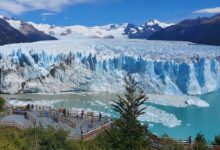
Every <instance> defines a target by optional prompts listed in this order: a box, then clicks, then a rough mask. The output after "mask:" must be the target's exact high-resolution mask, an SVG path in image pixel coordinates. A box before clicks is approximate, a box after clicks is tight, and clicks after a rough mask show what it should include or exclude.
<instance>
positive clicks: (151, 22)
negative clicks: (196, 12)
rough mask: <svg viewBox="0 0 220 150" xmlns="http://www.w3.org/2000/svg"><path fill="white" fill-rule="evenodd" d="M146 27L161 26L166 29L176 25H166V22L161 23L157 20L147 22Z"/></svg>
mask: <svg viewBox="0 0 220 150" xmlns="http://www.w3.org/2000/svg"><path fill="white" fill-rule="evenodd" d="M145 25H147V26H154V25H158V26H160V27H162V28H166V27H168V26H171V25H174V24H173V23H164V22H161V21H159V20H157V19H153V20H149V21H147V22H146V23H145Z"/></svg>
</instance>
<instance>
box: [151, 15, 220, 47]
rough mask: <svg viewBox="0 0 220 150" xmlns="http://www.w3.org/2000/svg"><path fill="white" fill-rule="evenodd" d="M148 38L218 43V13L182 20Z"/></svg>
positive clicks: (219, 23)
mask: <svg viewBox="0 0 220 150" xmlns="http://www.w3.org/2000/svg"><path fill="white" fill-rule="evenodd" d="M148 39H149V40H166V41H167V40H169V41H189V42H193V43H201V44H208V45H220V14H218V15H215V16H213V17H210V18H208V17H202V18H200V17H199V18H197V19H187V20H183V21H181V22H180V23H178V24H176V25H172V26H169V27H167V28H164V29H161V30H159V31H157V32H156V33H154V34H152V35H151V36H150V37H149V38H148Z"/></svg>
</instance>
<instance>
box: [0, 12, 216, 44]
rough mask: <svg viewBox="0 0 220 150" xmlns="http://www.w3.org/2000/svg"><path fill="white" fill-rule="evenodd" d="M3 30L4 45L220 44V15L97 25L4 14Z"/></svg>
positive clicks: (0, 28)
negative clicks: (89, 41)
mask: <svg viewBox="0 0 220 150" xmlns="http://www.w3.org/2000/svg"><path fill="white" fill-rule="evenodd" d="M0 31H1V32H0V45H4V44H11V43H24V42H35V41H42V40H56V39H66V38H69V39H74V38H82V37H87V38H120V39H124V38H129V39H147V40H168V41H189V42H193V43H201V44H209V45H220V15H216V16H213V17H210V18H208V17H202V18H197V19H187V20H183V21H181V22H180V23H177V24H173V23H163V22H160V21H159V20H150V21H147V22H145V23H144V24H142V25H140V26H136V25H135V24H132V23H124V24H108V25H104V26H93V27H87V26H81V25H73V26H55V25H48V24H36V23H33V22H24V21H21V20H16V19H13V18H8V17H4V16H0Z"/></svg>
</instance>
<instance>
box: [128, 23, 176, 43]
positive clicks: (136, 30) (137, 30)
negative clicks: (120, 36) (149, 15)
mask: <svg viewBox="0 0 220 150" xmlns="http://www.w3.org/2000/svg"><path fill="white" fill-rule="evenodd" d="M172 25H174V24H173V23H170V24H167V23H162V22H160V21H159V20H150V21H148V22H146V23H145V24H143V25H141V26H139V27H137V26H135V25H134V24H128V25H127V27H126V29H125V30H124V31H125V35H127V36H128V37H129V38H131V39H148V38H149V37H150V36H151V35H152V34H153V33H155V32H157V31H159V30H161V29H164V28H166V27H169V26H172Z"/></svg>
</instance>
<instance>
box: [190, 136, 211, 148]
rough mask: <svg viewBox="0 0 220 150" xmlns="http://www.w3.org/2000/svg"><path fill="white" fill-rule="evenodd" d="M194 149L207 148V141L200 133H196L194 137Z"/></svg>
mask: <svg viewBox="0 0 220 150" xmlns="http://www.w3.org/2000/svg"><path fill="white" fill-rule="evenodd" d="M194 149H195V150H208V149H209V148H208V143H207V141H206V139H205V137H204V135H203V134H202V133H198V134H197V135H196V137H195V144H194Z"/></svg>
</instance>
